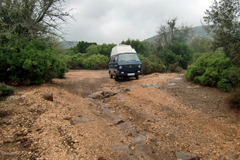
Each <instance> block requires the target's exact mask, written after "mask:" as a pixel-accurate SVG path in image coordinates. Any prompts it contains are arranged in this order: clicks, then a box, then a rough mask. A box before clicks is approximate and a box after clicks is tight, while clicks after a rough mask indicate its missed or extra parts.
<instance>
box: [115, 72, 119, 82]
mask: <svg viewBox="0 0 240 160" xmlns="http://www.w3.org/2000/svg"><path fill="white" fill-rule="evenodd" d="M114 79H115V81H118V80H119V78H118V75H117V74H116V73H115V75H114Z"/></svg>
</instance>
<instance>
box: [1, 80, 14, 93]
mask: <svg viewBox="0 0 240 160" xmlns="http://www.w3.org/2000/svg"><path fill="white" fill-rule="evenodd" d="M14 91H15V89H14V88H13V87H12V86H9V85H6V84H4V83H0V96H2V95H8V94H13V93H14Z"/></svg>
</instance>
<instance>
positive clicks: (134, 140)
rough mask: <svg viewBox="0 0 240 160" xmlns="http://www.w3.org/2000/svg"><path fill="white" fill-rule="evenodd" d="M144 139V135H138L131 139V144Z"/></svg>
mask: <svg viewBox="0 0 240 160" xmlns="http://www.w3.org/2000/svg"><path fill="white" fill-rule="evenodd" d="M145 140H146V137H145V136H144V135H139V136H137V137H135V138H133V140H132V141H131V144H133V145H135V144H138V143H141V142H143V141H145Z"/></svg>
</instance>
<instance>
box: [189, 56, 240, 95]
mask: <svg viewBox="0 0 240 160" xmlns="http://www.w3.org/2000/svg"><path fill="white" fill-rule="evenodd" d="M236 70H238V71H239V69H238V68H237V67H235V66H234V65H233V64H232V61H231V60H230V58H227V57H226V56H225V54H224V53H222V52H214V53H209V54H206V53H205V54H202V55H201V56H200V57H199V58H198V59H197V60H196V62H195V63H193V64H192V65H190V66H189V67H188V70H187V72H186V74H185V77H186V78H187V79H188V80H189V81H192V82H195V83H198V84H201V85H203V86H213V87H217V88H219V89H220V90H222V91H229V90H230V89H231V88H233V87H236V86H237V85H238V83H239V78H240V73H239V72H238V75H237V74H234V72H236ZM233 74H234V75H233Z"/></svg>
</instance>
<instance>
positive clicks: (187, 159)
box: [176, 152, 200, 160]
mask: <svg viewBox="0 0 240 160" xmlns="http://www.w3.org/2000/svg"><path fill="white" fill-rule="evenodd" d="M176 157H177V158H178V159H184V160H200V158H199V157H198V156H197V155H192V154H185V153H182V152H176Z"/></svg>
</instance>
